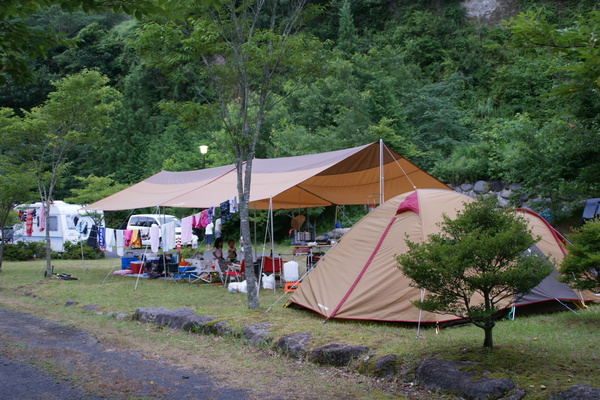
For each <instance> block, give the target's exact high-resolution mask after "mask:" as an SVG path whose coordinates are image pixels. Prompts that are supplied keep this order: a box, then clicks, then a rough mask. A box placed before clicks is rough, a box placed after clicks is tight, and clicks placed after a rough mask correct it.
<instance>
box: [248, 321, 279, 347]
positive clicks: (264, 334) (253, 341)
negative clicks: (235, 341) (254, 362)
mask: <svg viewBox="0 0 600 400" xmlns="http://www.w3.org/2000/svg"><path fill="white" fill-rule="evenodd" d="M271 326H274V324H267V323H262V324H257V325H246V326H244V327H243V328H242V337H243V338H244V339H246V340H247V341H248V343H250V345H251V346H254V347H259V346H263V345H265V344H266V345H268V344H269V343H271V341H272V340H273V337H272V336H271V332H268V331H267V328H269V327H271Z"/></svg>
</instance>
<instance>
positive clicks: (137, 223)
mask: <svg viewBox="0 0 600 400" xmlns="http://www.w3.org/2000/svg"><path fill="white" fill-rule="evenodd" d="M169 222H174V223H175V237H176V238H179V239H181V221H180V220H179V218H177V217H175V216H173V215H167V214H136V215H132V216H131V217H129V221H127V230H133V229H137V230H138V231H139V232H140V237H141V239H142V246H150V227H151V226H152V225H158V227H159V228H160V227H162V225H163V224H166V223H169Z"/></svg>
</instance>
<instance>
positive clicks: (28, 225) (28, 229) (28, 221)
mask: <svg viewBox="0 0 600 400" xmlns="http://www.w3.org/2000/svg"><path fill="white" fill-rule="evenodd" d="M25 234H26V235H27V236H31V235H33V211H31V210H27V216H26V217H25Z"/></svg>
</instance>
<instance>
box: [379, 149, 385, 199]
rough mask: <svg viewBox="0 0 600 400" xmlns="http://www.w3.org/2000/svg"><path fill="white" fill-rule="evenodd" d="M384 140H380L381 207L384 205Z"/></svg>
mask: <svg viewBox="0 0 600 400" xmlns="http://www.w3.org/2000/svg"><path fill="white" fill-rule="evenodd" d="M383 199H384V195H383V139H379V205H381V204H383Z"/></svg>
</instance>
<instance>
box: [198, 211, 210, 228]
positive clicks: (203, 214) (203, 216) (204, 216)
mask: <svg viewBox="0 0 600 400" xmlns="http://www.w3.org/2000/svg"><path fill="white" fill-rule="evenodd" d="M209 223H210V217H209V216H208V210H202V211H200V227H201V228H204V227H206V225H208V224H209Z"/></svg>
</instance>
